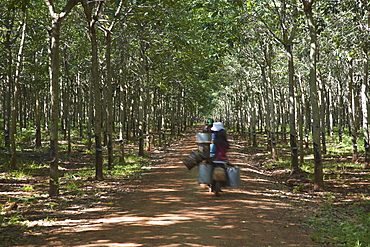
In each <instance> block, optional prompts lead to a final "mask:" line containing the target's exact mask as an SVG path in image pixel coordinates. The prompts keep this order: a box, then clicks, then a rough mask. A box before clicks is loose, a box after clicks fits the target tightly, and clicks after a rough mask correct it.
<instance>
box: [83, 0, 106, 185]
mask: <svg viewBox="0 0 370 247" xmlns="http://www.w3.org/2000/svg"><path fill="white" fill-rule="evenodd" d="M102 5H103V2H102V1H99V2H97V3H96V2H90V1H86V0H84V1H82V6H83V9H84V13H85V17H86V20H87V23H88V32H89V38H90V45H91V87H92V88H93V91H94V105H95V108H94V110H95V116H94V136H95V179H97V180H103V179H104V178H103V147H102V137H101V136H102V131H101V129H102V99H101V97H102V95H101V91H100V72H99V61H98V43H97V38H96V35H97V34H96V23H97V21H98V15H99V13H100V10H101V8H102ZM95 6H96V9H95V12H93V11H94V7H95Z"/></svg>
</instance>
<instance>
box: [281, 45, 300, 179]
mask: <svg viewBox="0 0 370 247" xmlns="http://www.w3.org/2000/svg"><path fill="white" fill-rule="evenodd" d="M285 50H286V51H287V53H288V68H289V128H290V133H289V135H290V149H291V175H294V174H299V173H300V169H299V166H298V144H297V130H296V111H295V109H296V104H297V103H296V98H295V96H294V95H295V88H296V86H295V81H294V61H293V45H285Z"/></svg>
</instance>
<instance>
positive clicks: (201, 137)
mask: <svg viewBox="0 0 370 247" xmlns="http://www.w3.org/2000/svg"><path fill="white" fill-rule="evenodd" d="M211 138H212V136H211V133H197V134H196V142H197V143H211Z"/></svg>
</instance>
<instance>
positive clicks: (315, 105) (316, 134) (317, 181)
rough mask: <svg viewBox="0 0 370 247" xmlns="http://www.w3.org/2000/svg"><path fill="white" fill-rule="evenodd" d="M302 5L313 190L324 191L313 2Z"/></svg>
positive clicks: (305, 0) (304, 0)
mask: <svg viewBox="0 0 370 247" xmlns="http://www.w3.org/2000/svg"><path fill="white" fill-rule="evenodd" d="M302 2H303V5H304V12H305V15H306V18H307V23H308V28H309V31H310V96H311V107H312V121H313V122H312V139H313V152H314V160H315V168H314V190H315V191H321V190H324V174H323V166H322V157H321V146H320V132H321V130H320V108H319V102H318V95H317V82H316V80H317V72H316V67H317V65H316V63H317V61H316V60H317V47H316V43H317V34H316V27H315V23H314V19H313V10H312V6H313V4H314V2H315V0H302Z"/></svg>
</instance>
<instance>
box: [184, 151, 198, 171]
mask: <svg viewBox="0 0 370 247" xmlns="http://www.w3.org/2000/svg"><path fill="white" fill-rule="evenodd" d="M202 160H203V158H202V155H201V154H200V153H199V152H198V151H196V150H193V151H192V152H191V153H190V155H189V156H188V157H186V158H185V159H183V161H182V162H183V163H184V164H185V166H186V167H187V168H188V169H189V170H190V169H192V168H193V167H195V166H197V165H198V164H199V163H200V162H201V161H202Z"/></svg>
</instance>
